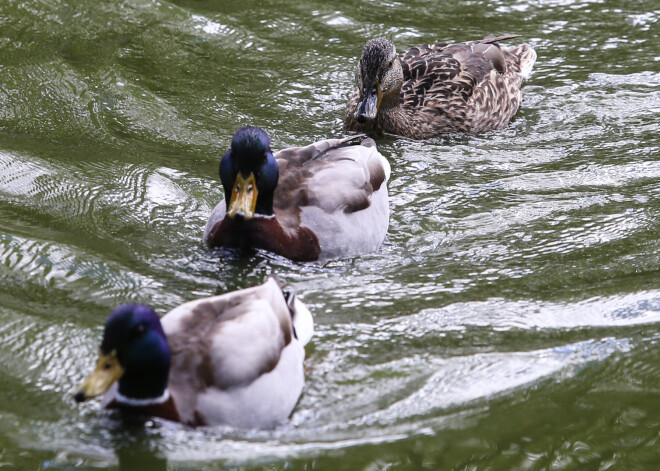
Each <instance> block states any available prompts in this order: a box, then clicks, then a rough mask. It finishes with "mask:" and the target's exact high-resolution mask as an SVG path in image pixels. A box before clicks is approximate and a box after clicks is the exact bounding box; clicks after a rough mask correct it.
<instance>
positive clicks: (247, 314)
mask: <svg viewBox="0 0 660 471" xmlns="http://www.w3.org/2000/svg"><path fill="white" fill-rule="evenodd" d="M162 324H163V328H164V330H165V333H166V335H167V338H168V342H169V344H170V349H171V351H172V364H171V369H170V388H171V389H173V392H176V394H177V395H178V396H179V397H180V400H179V402H181V403H185V404H187V405H191V407H193V409H194V404H195V402H196V396H197V395H198V394H201V393H202V392H204V391H205V390H206V389H208V388H216V389H219V390H231V389H233V388H240V387H245V386H246V385H248V384H250V383H251V382H253V381H255V380H256V379H257V378H259V377H260V376H261V375H263V374H265V373H267V372H269V371H271V370H273V369H274V368H275V367H276V366H277V364H278V361H279V360H280V355H281V354H282V350H283V349H284V348H285V347H286V346H287V345H288V344H289V343H290V342H291V340H292V333H293V328H292V321H291V312H290V310H289V307H288V306H287V303H286V300H285V299H284V296H283V294H282V290H281V288H280V286H279V284H278V283H277V282H276V281H275V280H274V279H269V280H268V281H266V283H264V284H263V285H260V286H256V287H253V288H248V289H244V290H241V291H237V292H233V293H229V294H225V295H222V296H215V297H211V298H204V299H199V300H196V301H192V302H189V303H186V304H183V305H181V306H179V307H177V308H175V309H173V310H172V311H170V312H169V313H168V314H167V315H166V316H164V317H163V319H162ZM180 412H182V413H183V415H186V411H180ZM188 412H189V413H191V412H190V411H188ZM193 421H194V420H193Z"/></svg>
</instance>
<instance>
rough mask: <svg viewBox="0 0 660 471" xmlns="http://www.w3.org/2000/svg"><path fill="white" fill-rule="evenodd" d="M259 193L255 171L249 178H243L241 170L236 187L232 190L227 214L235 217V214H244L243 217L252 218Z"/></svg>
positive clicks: (237, 176) (235, 183)
mask: <svg viewBox="0 0 660 471" xmlns="http://www.w3.org/2000/svg"><path fill="white" fill-rule="evenodd" d="M257 195H258V192H257V182H256V180H255V178H254V173H252V172H250V175H249V176H248V177H247V178H243V175H241V172H238V175H236V181H235V182H234V188H233V189H232V191H231V199H230V200H229V210H228V211H227V216H229V217H230V218H232V219H233V218H234V216H236V215H237V214H239V215H241V216H243V219H246V220H247V219H252V218H253V217H254V208H255V207H256V206H257Z"/></svg>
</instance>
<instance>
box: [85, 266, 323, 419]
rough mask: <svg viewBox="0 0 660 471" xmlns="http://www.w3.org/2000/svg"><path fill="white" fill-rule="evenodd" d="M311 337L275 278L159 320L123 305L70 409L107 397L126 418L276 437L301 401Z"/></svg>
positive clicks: (300, 310) (305, 313) (304, 314)
mask: <svg viewBox="0 0 660 471" xmlns="http://www.w3.org/2000/svg"><path fill="white" fill-rule="evenodd" d="M312 332H313V321H312V315H311V314H310V312H309V310H308V309H307V308H306V307H305V305H304V304H303V303H302V302H301V301H299V300H297V299H296V298H295V296H294V295H293V293H291V292H286V291H283V289H282V286H281V285H280V283H279V282H278V281H277V280H276V279H275V278H273V277H271V278H269V279H268V280H266V282H265V283H264V284H262V285H260V286H255V287H252V288H248V289H244V290H241V291H236V292H233V293H229V294H224V295H222V296H214V297H211V298H204V299H198V300H196V301H191V302H188V303H185V304H183V305H181V306H179V307H177V308H175V309H173V310H172V311H170V312H169V313H168V314H167V315H165V316H164V317H163V318H162V319H160V320H159V319H158V316H157V315H156V313H155V312H154V311H153V309H151V308H150V307H147V306H142V305H139V304H126V305H123V306H120V307H118V308H117V309H115V311H114V312H113V313H112V314H110V317H108V321H107V322H106V324H105V331H104V332H103V341H102V342H101V352H100V358H99V360H98V362H97V365H96V370H95V371H94V372H93V373H92V374H91V375H90V376H89V377H88V378H87V380H86V381H85V382H84V383H83V385H82V386H81V388H80V390H79V391H78V392H77V393H76V395H75V399H76V401H78V402H81V401H84V400H86V399H89V398H91V397H95V396H98V395H100V394H103V393H104V392H106V391H107V392H106V394H105V397H104V400H103V404H104V406H105V407H106V408H112V409H120V410H122V411H123V412H125V413H128V414H137V415H147V416H155V417H162V418H165V419H168V420H174V421H177V422H182V423H184V424H187V425H192V426H197V425H220V424H226V425H231V426H234V427H240V428H272V427H274V426H276V425H277V424H279V423H281V422H283V421H284V420H286V418H287V417H288V416H289V415H290V414H291V411H292V410H293V408H294V406H295V405H296V403H297V401H298V397H299V396H300V393H301V391H302V387H303V382H304V373H303V360H304V358H305V351H304V349H303V346H304V345H305V344H306V343H307V342H308V341H309V339H310V338H311V336H312ZM111 386H112V387H111Z"/></svg>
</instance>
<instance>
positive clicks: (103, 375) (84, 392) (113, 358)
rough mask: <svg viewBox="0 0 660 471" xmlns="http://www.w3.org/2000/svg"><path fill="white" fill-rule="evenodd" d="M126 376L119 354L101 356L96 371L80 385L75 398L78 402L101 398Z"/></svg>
mask: <svg viewBox="0 0 660 471" xmlns="http://www.w3.org/2000/svg"><path fill="white" fill-rule="evenodd" d="M123 374H124V370H123V369H122V367H121V366H120V365H119V360H117V352H116V351H114V350H113V351H112V352H111V353H110V354H108V355H103V354H102V353H101V354H99V359H98V361H97V362H96V369H94V371H93V372H92V374H90V375H89V376H88V377H87V379H85V381H84V382H83V384H82V385H80V389H79V390H78V392H76V394H75V395H74V396H73V398H74V399H75V400H76V402H83V401H86V400H87V399H92V398H94V397H97V396H100V395H101V394H103V393H105V392H106V391H107V390H108V389H110V386H112V385H113V384H114V383H115V382H116V381H118V380H119V378H121V377H122V375H123Z"/></svg>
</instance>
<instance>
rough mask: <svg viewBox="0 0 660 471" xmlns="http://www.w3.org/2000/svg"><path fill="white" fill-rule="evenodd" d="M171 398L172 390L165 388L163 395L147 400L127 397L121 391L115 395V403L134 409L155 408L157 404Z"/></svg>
mask: <svg viewBox="0 0 660 471" xmlns="http://www.w3.org/2000/svg"><path fill="white" fill-rule="evenodd" d="M169 398H170V390H169V389H167V388H165V391H163V394H161V395H160V396H158V397H147V398H145V399H136V398H134V397H126V396H124V395H123V394H122V393H120V392H119V391H117V393H116V395H115V401H117V402H118V403H119V404H122V405H125V406H132V407H146V406H155V405H156V404H162V403H164V402H165V401H167V400H168V399H169Z"/></svg>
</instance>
